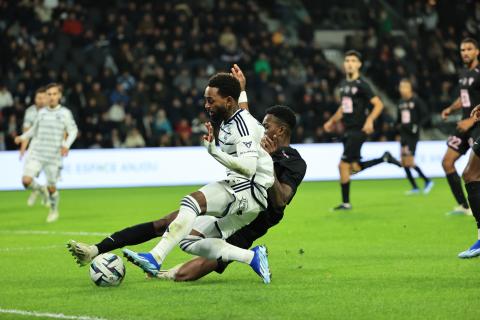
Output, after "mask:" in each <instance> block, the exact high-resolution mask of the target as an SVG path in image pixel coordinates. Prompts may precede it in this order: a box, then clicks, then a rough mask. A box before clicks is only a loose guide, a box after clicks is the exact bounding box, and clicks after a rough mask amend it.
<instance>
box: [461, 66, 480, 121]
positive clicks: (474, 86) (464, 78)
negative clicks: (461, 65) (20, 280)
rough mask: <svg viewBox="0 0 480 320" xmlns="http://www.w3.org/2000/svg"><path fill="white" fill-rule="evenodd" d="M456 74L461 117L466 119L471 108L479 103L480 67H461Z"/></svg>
mask: <svg viewBox="0 0 480 320" xmlns="http://www.w3.org/2000/svg"><path fill="white" fill-rule="evenodd" d="M458 76H459V79H458V82H459V87H460V100H461V102H462V114H463V115H462V119H467V118H470V113H471V112H472V109H473V108H474V107H476V106H477V105H479V104H480V68H479V67H476V68H474V69H463V70H462V71H460V73H459V75H458Z"/></svg>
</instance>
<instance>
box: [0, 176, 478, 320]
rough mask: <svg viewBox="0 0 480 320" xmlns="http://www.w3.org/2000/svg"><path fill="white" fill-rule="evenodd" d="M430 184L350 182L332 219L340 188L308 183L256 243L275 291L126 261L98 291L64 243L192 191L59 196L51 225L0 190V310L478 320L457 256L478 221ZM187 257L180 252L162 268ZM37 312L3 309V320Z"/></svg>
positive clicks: (236, 275) (147, 215) (157, 211)
mask: <svg viewBox="0 0 480 320" xmlns="http://www.w3.org/2000/svg"><path fill="white" fill-rule="evenodd" d="M435 182H436V186H435V188H434V189H433V191H432V193H431V194H430V195H428V196H423V195H419V196H413V197H407V196H404V191H405V190H406V189H407V187H408V185H407V184H408V183H407V182H406V181H405V180H383V181H354V182H353V183H352V202H353V205H354V210H353V211H351V212H346V213H332V212H329V208H330V207H332V206H334V205H337V204H338V202H339V195H340V190H339V187H338V183H337V182H318V183H303V184H302V186H301V187H300V189H299V190H298V193H297V195H296V197H295V199H294V201H293V202H292V204H291V205H290V206H289V207H288V208H287V211H286V216H285V218H284V220H283V221H282V222H281V223H280V225H278V226H277V227H275V228H274V229H272V230H270V232H269V233H268V234H267V235H266V236H265V237H264V238H263V239H261V240H259V241H258V243H265V244H267V246H268V248H269V253H270V265H271V268H272V273H273V278H272V283H271V284H270V285H264V284H263V283H262V282H261V279H260V278H259V277H258V276H257V275H255V274H254V273H253V271H251V270H250V268H249V267H248V266H245V265H241V264H239V263H236V264H233V265H232V266H231V267H230V268H228V269H227V271H226V272H225V273H224V274H223V275H221V276H220V275H217V274H211V275H209V276H207V277H206V278H204V279H202V280H200V281H198V282H194V283H173V282H164V281H155V280H147V279H145V278H144V276H143V274H142V273H141V272H140V270H138V269H137V268H136V267H134V266H132V265H131V264H129V263H128V262H126V261H125V260H124V261H125V264H126V267H127V273H126V278H125V280H124V282H123V283H122V285H121V286H119V287H117V288H98V287H95V286H94V284H93V283H92V282H91V281H90V279H89V274H88V267H83V268H79V267H78V266H77V265H76V264H75V263H74V261H73V258H72V257H71V256H70V255H69V254H68V252H67V250H66V248H65V243H66V242H67V241H68V240H69V239H71V238H73V239H75V240H78V241H83V242H87V243H94V242H96V241H97V240H100V239H101V238H102V237H101V236H92V235H84V236H78V235H76V236H70V235H68V234H66V232H79V231H83V232H101V233H109V232H113V231H116V230H119V229H122V228H124V227H126V226H130V225H133V224H136V223H140V222H145V221H149V220H153V219H156V218H158V217H161V216H163V214H164V213H168V212H170V211H172V210H174V209H176V208H177V205H178V202H179V200H180V199H181V197H182V196H183V195H185V194H187V193H190V192H191V191H194V190H196V187H169V188H167V187H164V188H136V189H98V190H63V191H61V202H60V214H61V218H60V220H59V221H58V222H57V223H54V224H51V225H47V224H46V223H44V219H45V217H46V213H47V209H45V208H43V207H41V206H40V205H37V206H35V207H34V208H28V207H27V206H26V199H27V197H28V193H27V192H0V310H6V309H15V310H25V311H33V312H39V313H43V312H48V313H55V314H59V313H62V314H64V315H66V316H88V317H98V318H104V319H109V320H112V319H120V320H122V319H296V320H298V319H478V311H477V310H476V305H477V303H478V297H479V295H480V277H479V275H480V260H478V259H473V260H460V259H458V258H457V257H456V255H457V253H458V252H459V251H461V250H463V249H466V248H467V247H468V246H469V245H470V244H471V243H472V242H473V241H474V240H475V236H476V229H475V224H474V220H473V218H472V217H467V216H446V215H445V212H446V211H448V210H449V209H451V208H452V207H453V206H454V201H453V198H452V196H451V195H450V192H449V190H448V187H447V184H446V182H445V181H444V180H443V179H441V180H436V181H435ZM23 231H25V232H23ZM32 231H49V232H48V233H34V232H32ZM155 243H156V242H155V241H151V242H149V243H146V244H143V245H139V246H136V247H133V249H136V250H148V249H150V248H152V247H153V246H154V244H155ZM116 253H117V254H120V252H119V251H118V252H116ZM187 258H188V256H187V255H186V254H185V253H183V252H181V251H180V250H179V249H175V250H174V251H173V252H172V254H171V255H170V256H169V257H168V258H167V260H166V262H165V264H166V265H165V266H167V267H168V266H173V265H174V264H177V263H179V262H180V261H182V260H184V259H187ZM30 317H31V316H28V315H15V314H7V313H1V312H0V319H2V320H3V319H26V318H30ZM36 319H41V318H36ZM45 319H46V318H45Z"/></svg>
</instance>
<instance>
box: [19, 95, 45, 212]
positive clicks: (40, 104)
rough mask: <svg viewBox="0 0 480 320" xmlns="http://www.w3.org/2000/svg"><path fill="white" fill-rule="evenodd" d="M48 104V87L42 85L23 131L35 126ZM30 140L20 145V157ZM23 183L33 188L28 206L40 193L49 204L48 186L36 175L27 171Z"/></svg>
mask: <svg viewBox="0 0 480 320" xmlns="http://www.w3.org/2000/svg"><path fill="white" fill-rule="evenodd" d="M47 104H48V99H47V89H46V88H45V87H40V88H38V89H37V90H36V91H35V99H34V104H33V105H31V106H30V107H28V108H27V110H26V111H25V117H24V119H23V133H25V132H27V131H28V129H30V128H31V127H32V126H33V123H34V122H35V119H36V118H37V114H38V112H39V111H40V110H41V109H43V108H44V107H45V106H46V105H47ZM28 142H29V140H25V141H23V142H22V144H21V146H20V159H22V158H23V156H24V155H25V151H26V150H27V146H28ZM22 184H23V186H24V187H25V189H30V190H32V193H31V194H30V196H29V197H28V200H27V204H28V206H30V207H31V206H33V205H34V204H35V201H36V200H37V197H38V195H39V194H41V195H42V197H43V199H42V203H43V204H44V205H47V206H48V205H49V203H48V191H47V187H46V186H42V185H41V184H40V183H38V181H37V180H36V179H35V177H30V176H26V175H25V173H24V174H23V176H22Z"/></svg>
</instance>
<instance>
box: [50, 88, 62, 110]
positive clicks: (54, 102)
mask: <svg viewBox="0 0 480 320" xmlns="http://www.w3.org/2000/svg"><path fill="white" fill-rule="evenodd" d="M47 95H48V105H49V106H51V107H56V106H58V103H59V102H60V99H61V98H62V94H61V93H60V90H59V89H58V88H57V87H52V88H50V89H48V90H47Z"/></svg>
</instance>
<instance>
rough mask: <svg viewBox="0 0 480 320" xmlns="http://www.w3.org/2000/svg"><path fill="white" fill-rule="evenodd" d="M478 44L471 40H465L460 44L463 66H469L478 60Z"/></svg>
mask: <svg viewBox="0 0 480 320" xmlns="http://www.w3.org/2000/svg"><path fill="white" fill-rule="evenodd" d="M478 53H479V51H478V42H477V40H475V39H473V38H465V39H463V40H462V42H461V43H460V55H461V56H462V61H463V63H464V64H465V65H470V64H471V63H473V62H474V61H475V60H477V58H478Z"/></svg>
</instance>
